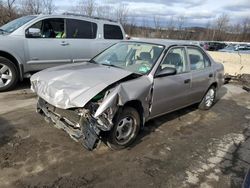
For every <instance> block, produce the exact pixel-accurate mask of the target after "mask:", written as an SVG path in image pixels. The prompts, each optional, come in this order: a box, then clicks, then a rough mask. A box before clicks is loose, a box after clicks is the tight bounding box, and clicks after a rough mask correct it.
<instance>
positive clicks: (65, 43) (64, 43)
mask: <svg viewBox="0 0 250 188" xmlns="http://www.w3.org/2000/svg"><path fill="white" fill-rule="evenodd" d="M60 45H61V46H67V45H69V43H68V42H65V41H62V42H61V43H60Z"/></svg>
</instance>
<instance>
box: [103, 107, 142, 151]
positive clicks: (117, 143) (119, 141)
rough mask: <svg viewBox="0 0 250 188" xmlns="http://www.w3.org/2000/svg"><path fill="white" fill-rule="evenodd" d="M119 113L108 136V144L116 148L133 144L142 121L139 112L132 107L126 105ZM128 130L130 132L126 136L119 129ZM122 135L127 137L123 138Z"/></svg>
mask: <svg viewBox="0 0 250 188" xmlns="http://www.w3.org/2000/svg"><path fill="white" fill-rule="evenodd" d="M118 113H119V114H118V115H117V116H116V118H115V120H114V126H113V128H112V129H111V131H110V132H109V133H108V137H107V145H108V146H109V147H110V148H111V149H114V150H120V149H124V148H126V147H128V146H129V145H131V144H132V143H133V142H134V141H135V139H136V137H137V135H138V133H139V130H140V123H141V122H140V115H139V113H138V112H137V110H136V109H134V108H132V107H124V108H123V109H122V110H121V111H120V112H118ZM131 121H132V123H131ZM124 122H125V123H126V122H127V124H125V123H124ZM130 129H131V130H130ZM126 130H127V132H128V133H127V135H126V136H124V135H122V134H124V133H122V134H120V133H119V131H124V132H125V131H126ZM122 136H124V137H127V138H126V139H124V138H121V137H122Z"/></svg>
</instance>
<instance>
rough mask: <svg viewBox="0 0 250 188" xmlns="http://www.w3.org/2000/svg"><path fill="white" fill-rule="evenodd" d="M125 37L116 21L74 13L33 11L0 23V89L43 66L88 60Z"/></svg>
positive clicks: (7, 87) (6, 87)
mask: <svg viewBox="0 0 250 188" xmlns="http://www.w3.org/2000/svg"><path fill="white" fill-rule="evenodd" d="M123 39H125V33H124V30H123V28H122V26H121V25H120V24H119V23H116V22H113V21H110V20H104V19H99V18H91V17H86V16H82V15H76V14H73V15H72V14H64V15H32V16H25V17H21V18H18V19H16V20H14V21H11V22H9V23H7V24H6V25H4V26H2V27H0V91H6V90H10V89H11V88H13V87H14V86H15V84H16V83H17V81H18V80H21V81H22V80H23V78H24V77H30V75H31V74H32V73H34V72H37V71H40V70H43V69H45V68H49V67H53V66H58V65H62V64H70V63H76V62H81V61H85V60H89V59H90V58H92V57H94V56H95V55H96V54H98V53H100V52H101V51H103V50H104V49H106V48H107V47H109V46H111V45H112V44H114V43H116V42H118V41H120V40H123Z"/></svg>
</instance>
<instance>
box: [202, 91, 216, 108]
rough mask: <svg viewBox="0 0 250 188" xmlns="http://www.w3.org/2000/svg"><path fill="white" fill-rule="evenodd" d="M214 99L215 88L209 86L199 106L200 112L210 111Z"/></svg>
mask: <svg viewBox="0 0 250 188" xmlns="http://www.w3.org/2000/svg"><path fill="white" fill-rule="evenodd" d="M215 98H216V88H215V87H214V86H211V87H210V88H209V89H208V90H207V92H206V94H205V96H204V97H203V99H202V101H201V102H200V104H199V109H201V110H208V109H210V108H211V107H212V106H213V104H214V102H215Z"/></svg>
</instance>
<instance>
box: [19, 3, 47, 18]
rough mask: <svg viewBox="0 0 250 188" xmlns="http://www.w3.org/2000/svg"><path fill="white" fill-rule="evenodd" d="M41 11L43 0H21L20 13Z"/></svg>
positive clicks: (39, 12)
mask: <svg viewBox="0 0 250 188" xmlns="http://www.w3.org/2000/svg"><path fill="white" fill-rule="evenodd" d="M42 12H43V0H22V2H21V14H24V15H28V14H41V13H42Z"/></svg>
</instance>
